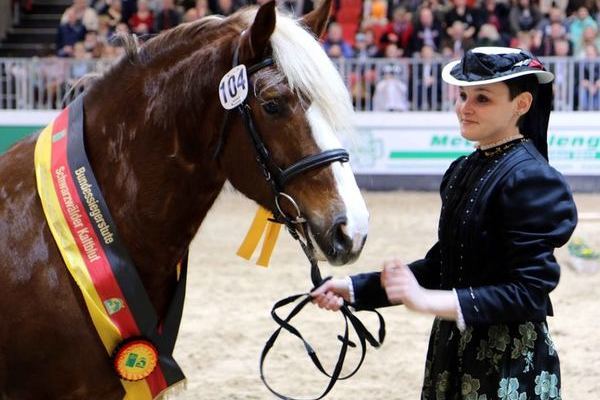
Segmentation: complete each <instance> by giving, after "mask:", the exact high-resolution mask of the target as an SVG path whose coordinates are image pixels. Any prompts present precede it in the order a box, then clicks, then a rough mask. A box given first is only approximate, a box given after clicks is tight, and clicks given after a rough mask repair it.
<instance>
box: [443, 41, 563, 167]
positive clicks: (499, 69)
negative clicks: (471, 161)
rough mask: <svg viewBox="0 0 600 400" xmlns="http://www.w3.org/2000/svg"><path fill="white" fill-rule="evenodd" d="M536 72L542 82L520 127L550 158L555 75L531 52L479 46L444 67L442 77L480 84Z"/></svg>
mask: <svg viewBox="0 0 600 400" xmlns="http://www.w3.org/2000/svg"><path fill="white" fill-rule="evenodd" d="M532 74H535V77H536V78H537V81H538V83H539V86H538V89H537V95H536V96H535V97H534V99H533V103H532V105H531V108H530V109H529V112H527V114H525V115H524V116H523V119H522V121H521V122H520V124H519V129H520V131H521V133H522V134H523V135H525V136H526V137H528V138H530V139H531V140H532V141H533V143H534V145H535V147H536V148H537V149H538V151H539V152H540V153H541V154H542V155H543V156H544V157H545V158H546V159H548V142H547V137H548V121H549V119H550V110H551V109H552V99H553V93H552V85H551V82H552V81H553V80H554V75H553V74H552V73H551V72H548V71H546V70H545V69H544V66H543V65H542V63H541V62H540V61H539V60H538V59H537V58H535V57H534V56H533V55H532V54H531V53H529V52H528V51H525V50H521V49H513V48H511V47H477V48H474V49H472V50H469V51H467V52H466V53H465V55H464V57H463V58H462V59H461V60H456V61H452V62H450V63H449V64H448V65H446V66H445V67H444V69H443V70H442V79H444V81H446V82H447V83H448V84H450V85H455V86H477V85H487V84H491V83H496V82H503V81H508V80H510V79H514V78H518V77H520V76H523V75H532Z"/></svg>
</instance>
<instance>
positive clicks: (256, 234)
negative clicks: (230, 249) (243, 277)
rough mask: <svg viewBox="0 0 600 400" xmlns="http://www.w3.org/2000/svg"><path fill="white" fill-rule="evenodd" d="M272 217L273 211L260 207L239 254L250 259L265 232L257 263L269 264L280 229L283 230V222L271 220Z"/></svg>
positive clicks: (264, 265)
mask: <svg viewBox="0 0 600 400" xmlns="http://www.w3.org/2000/svg"><path fill="white" fill-rule="evenodd" d="M272 218H273V213H271V211H269V210H267V209H266V208H263V207H259V208H258V210H257V211H256V215H255V216H254V220H253V221H252V224H251V225H250V228H249V229H248V233H246V237H245V238H244V241H243V242H242V244H241V245H240V248H239V249H238V251H237V255H238V256H240V257H242V258H245V259H246V260H250V257H252V254H253V253H254V251H255V250H256V247H258V242H260V239H261V238H262V237H263V234H264V240H263V245H262V249H261V251H260V255H259V256H258V260H257V261H256V264H257V265H260V266H262V267H268V266H269V260H270V259H271V255H272V254H273V249H274V248H275V243H277V237H278V236H279V231H280V230H281V224H278V223H276V222H272V221H270V219H272ZM265 231H266V233H265Z"/></svg>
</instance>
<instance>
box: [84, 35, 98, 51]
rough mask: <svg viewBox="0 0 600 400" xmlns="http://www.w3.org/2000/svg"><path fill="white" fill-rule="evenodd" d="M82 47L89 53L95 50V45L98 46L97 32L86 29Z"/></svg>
mask: <svg viewBox="0 0 600 400" xmlns="http://www.w3.org/2000/svg"><path fill="white" fill-rule="evenodd" d="M83 47H84V48H85V51H86V52H87V53H89V54H92V53H94V52H95V51H96V47H98V33H97V32H96V31H88V32H86V33H85V37H84V39H83Z"/></svg>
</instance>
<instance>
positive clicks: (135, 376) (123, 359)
mask: <svg viewBox="0 0 600 400" xmlns="http://www.w3.org/2000/svg"><path fill="white" fill-rule="evenodd" d="M157 363H158V351H157V350H156V347H154V345H153V344H152V343H150V342H149V341H148V340H145V339H134V340H128V341H125V342H123V343H122V344H121V345H120V346H119V347H118V348H117V350H116V351H115V354H114V356H113V366H114V368H115V371H117V374H119V376H120V377H121V378H123V379H125V380H128V381H134V382H135V381H140V380H142V379H145V378H147V377H148V376H149V375H150V374H151V373H152V372H153V371H154V369H155V368H156V364H157Z"/></svg>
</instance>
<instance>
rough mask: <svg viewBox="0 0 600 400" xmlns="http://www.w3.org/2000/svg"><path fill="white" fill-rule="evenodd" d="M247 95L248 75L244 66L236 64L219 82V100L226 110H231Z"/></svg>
mask: <svg viewBox="0 0 600 400" xmlns="http://www.w3.org/2000/svg"><path fill="white" fill-rule="evenodd" d="M246 97H248V76H247V75H246V66H245V65H243V64H242V65H238V66H237V67H235V68H232V69H231V70H229V72H228V73H226V74H225V76H223V78H221V83H219V100H221V105H222V106H223V108H225V109H226V110H231V109H232V108H235V107H237V106H239V105H240V104H242V102H243V101H244V100H246Z"/></svg>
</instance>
